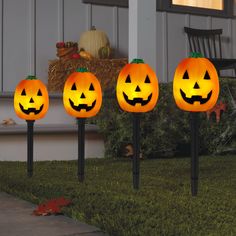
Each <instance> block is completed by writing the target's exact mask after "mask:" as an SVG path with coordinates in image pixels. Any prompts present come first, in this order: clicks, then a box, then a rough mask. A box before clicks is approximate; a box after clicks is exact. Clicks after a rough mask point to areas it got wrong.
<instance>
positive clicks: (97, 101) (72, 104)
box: [63, 68, 102, 118]
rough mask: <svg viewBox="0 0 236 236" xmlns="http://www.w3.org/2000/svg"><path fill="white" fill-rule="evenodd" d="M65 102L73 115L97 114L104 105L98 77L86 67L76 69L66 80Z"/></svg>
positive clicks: (66, 107) (67, 109)
mask: <svg viewBox="0 0 236 236" xmlns="http://www.w3.org/2000/svg"><path fill="white" fill-rule="evenodd" d="M63 103H64V107H65V109H66V111H67V113H68V114H69V115H71V116H74V117H77V118H87V117H91V116H95V115H96V114H97V113H98V111H99V110H100V108H101V105H102V89H101V85H100V83H99V81H98V79H97V78H96V77H95V76H94V75H93V74H92V73H90V72H88V71H87V70H86V69H84V68H79V69H78V70H76V72H74V73H72V74H71V75H70V76H69V77H68V78H67V80H66V82H65V86H64V91H63Z"/></svg>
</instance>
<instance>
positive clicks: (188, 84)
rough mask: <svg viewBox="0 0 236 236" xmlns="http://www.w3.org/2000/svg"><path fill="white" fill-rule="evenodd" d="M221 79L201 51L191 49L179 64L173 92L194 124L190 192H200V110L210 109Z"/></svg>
mask: <svg viewBox="0 0 236 236" xmlns="http://www.w3.org/2000/svg"><path fill="white" fill-rule="evenodd" d="M219 90H220V88H219V80H218V74H217V71H216V69H215V67H214V65H213V64H212V63H211V62H210V61H209V60H208V59H207V58H203V57H202V55H201V54H200V53H192V54H191V55H190V58H185V59H183V60H182V61H181V62H180V64H179V65H178V66H177V68H176V71H175V75H174V81H173V95H174V99H175V102H176V105H177V106H178V107H179V108H180V109H182V110H184V111H190V112H191V113H190V124H191V193H192V196H196V195H197V191H198V175H199V167H198V166H199V158H198V149H199V135H198V130H199V118H198V113H199V112H204V111H207V110H210V109H211V108H212V107H214V105H215V104H216V102H217V99H218V96H219Z"/></svg>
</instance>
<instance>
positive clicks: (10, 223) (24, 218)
mask: <svg viewBox="0 0 236 236" xmlns="http://www.w3.org/2000/svg"><path fill="white" fill-rule="evenodd" d="M35 208H36V206H35V205H33V204H31V203H29V202H26V201H23V200H20V199H18V198H16V197H13V196H11V195H8V194H6V193H2V192H0V236H77V235H78V236H79V235H84V236H105V235H106V234H104V233H103V232H102V231H101V230H100V229H98V228H96V227H94V226H90V225H87V224H85V223H81V222H78V221H75V220H73V219H71V218H69V217H66V216H63V215H58V216H34V215H32V212H33V210H35Z"/></svg>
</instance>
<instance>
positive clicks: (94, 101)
mask: <svg viewBox="0 0 236 236" xmlns="http://www.w3.org/2000/svg"><path fill="white" fill-rule="evenodd" d="M63 104H64V107H65V110H66V112H67V113H68V114H69V115H71V116H73V117H76V118H77V122H78V178H79V181H80V182H83V181H84V165H85V163H84V162H85V161H84V142H85V141H84V140H85V118H88V117H92V116H95V115H96V114H97V113H98V112H99V110H100V108H101V105H102V89H101V85H100V82H99V81H98V79H97V78H96V76H95V75H93V74H92V73H91V72H89V71H88V70H87V69H86V68H79V69H77V70H76V71H75V72H73V73H72V74H70V75H69V77H68V78H67V80H66V82H65V85H64V90H63Z"/></svg>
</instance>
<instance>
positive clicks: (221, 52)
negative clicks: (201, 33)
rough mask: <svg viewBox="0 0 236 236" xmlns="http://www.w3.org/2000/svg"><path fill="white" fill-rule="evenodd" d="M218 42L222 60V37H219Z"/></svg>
mask: <svg viewBox="0 0 236 236" xmlns="http://www.w3.org/2000/svg"><path fill="white" fill-rule="evenodd" d="M218 40H219V46H220V59H222V48H221V37H220V35H219V36H218Z"/></svg>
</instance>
